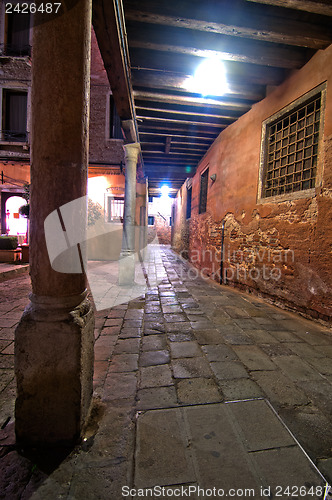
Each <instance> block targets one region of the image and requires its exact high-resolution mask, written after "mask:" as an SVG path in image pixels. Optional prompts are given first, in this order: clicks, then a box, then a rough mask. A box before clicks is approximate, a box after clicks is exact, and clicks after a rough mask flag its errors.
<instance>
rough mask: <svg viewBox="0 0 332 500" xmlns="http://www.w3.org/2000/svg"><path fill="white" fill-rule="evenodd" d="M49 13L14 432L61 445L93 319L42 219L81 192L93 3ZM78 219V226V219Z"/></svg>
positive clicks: (84, 407)
mask: <svg viewBox="0 0 332 500" xmlns="http://www.w3.org/2000/svg"><path fill="white" fill-rule="evenodd" d="M48 16H49V17H47V14H44V15H43V14H36V16H35V28H34V38H33V65H32V122H31V124H32V127H31V128H32V144H31V149H32V163H31V198H30V204H31V212H30V213H31V226H30V274H31V282H32V294H31V296H30V300H31V301H30V304H29V305H28V306H27V308H26V310H25V312H24V314H23V316H22V318H21V321H20V323H19V325H18V327H17V329H16V334H15V373H16V379H17V399H16V407H15V417H16V423H15V425H16V438H17V442H18V443H19V444H20V445H21V446H28V447H29V446H34V447H40V446H52V445H54V446H61V445H66V446H67V445H72V444H73V443H75V442H76V441H77V440H78V439H79V437H80V433H81V430H82V426H83V424H84V422H85V419H86V416H87V413H88V411H89V407H90V403H91V398H92V379H93V342H94V337H93V329H94V319H93V311H92V309H91V306H90V303H89V301H88V300H87V291H86V279H85V274H84V273H82V272H81V273H78V274H72V273H73V272H75V271H71V269H72V268H70V270H69V271H68V274H66V273H60V272H56V271H55V270H54V269H53V268H52V266H51V264H50V260H49V255H48V251H47V247H46V240H45V233H44V221H45V219H46V217H47V216H48V215H49V214H50V213H52V212H54V211H58V210H59V208H60V207H61V206H62V205H64V204H66V203H68V202H70V201H73V200H76V199H79V198H81V197H83V196H84V195H85V194H86V187H87V167H88V126H89V79H90V34H91V0H75V1H72V2H71V6H70V7H68V6H67V8H66V11H65V12H64V13H59V15H56V16H54V17H53V18H52V19H51V18H50V14H48ZM58 214H60V212H59V211H58ZM85 215H86V214H85ZM75 217H76V222H77V214H75V213H73V221H72V224H68V223H67V225H66V227H65V226H64V223H63V220H61V217H60V218H59V225H58V227H56V228H55V229H54V231H55V232H59V238H60V237H62V238H63V237H64V235H66V233H67V235H66V239H67V241H68V234H69V232H70V231H71V230H72V228H73V227H74V225H75ZM67 222H68V221H67ZM82 225H83V228H85V226H86V221H84V219H83V224H82ZM82 234H84V231H83V232H82ZM54 237H56V235H55V234H54ZM73 249H74V250H75V251H73V252H70V251H69V253H71V255H72V256H73V255H74V259H75V258H76V259H80V263H81V264H82V267H83V266H84V256H83V257H82V252H80V249H79V248H74V247H72V248H71V250H73ZM75 255H76V257H75ZM69 273H70V274H69Z"/></svg>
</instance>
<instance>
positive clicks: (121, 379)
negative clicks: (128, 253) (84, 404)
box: [0, 247, 332, 500]
mask: <svg viewBox="0 0 332 500" xmlns="http://www.w3.org/2000/svg"><path fill="white" fill-rule="evenodd" d="M161 248H162V249H161V253H160V254H158V256H157V257H156V259H155V260H154V262H151V263H150V266H151V267H153V269H154V271H155V273H156V276H157V277H158V280H159V281H160V284H159V285H158V286H154V287H152V288H150V289H149V290H148V292H147V293H146V295H145V297H144V298H142V297H140V298H136V299H133V300H131V301H130V302H129V303H126V304H121V305H117V306H116V307H113V308H112V309H105V310H103V311H98V312H96V329H95V338H96V343H95V374H94V408H93V412H92V419H91V423H90V426H89V428H88V429H87V432H86V437H85V441H84V442H83V445H82V446H80V447H78V448H77V449H75V450H74V451H73V452H72V453H71V454H70V455H69V456H68V457H67V459H66V460H64V461H63V462H62V463H61V464H60V466H59V467H58V468H57V469H56V470H55V471H54V472H53V473H52V474H51V475H50V476H49V477H48V475H46V474H45V473H44V472H42V470H41V469H42V466H39V467H37V466H36V465H34V464H32V463H31V462H30V461H29V460H28V459H26V458H24V457H22V456H21V455H19V454H18V453H17V450H16V449H15V447H14V442H13V410H14V398H15V382H14V371H13V363H14V360H13V340H14V330H15V325H16V324H17V322H18V320H19V318H20V316H21V314H22V311H23V308H24V306H25V305H26V303H27V300H28V293H29V289H30V286H29V279H28V276H22V277H18V278H15V279H12V280H8V281H5V282H3V283H2V284H1V290H2V296H3V299H2V302H1V304H0V314H1V316H0V351H1V354H0V366H1V369H0V377H1V378H0V384H1V385H0V390H1V393H0V426H2V431H1V437H0V446H1V448H0V449H1V452H0V457H1V456H2V459H1V462H2V464H1V466H0V473H1V475H2V492H1V488H0V498H6V499H14V498H15V499H16V498H17V499H19V498H23V499H27V498H30V497H31V495H32V494H33V492H34V494H33V498H34V499H40V500H45V499H53V498H66V499H78V498H82V499H87V500H92V499H93V500H94V499H105V500H106V499H107V500H108V499H110V500H113V499H114V500H118V499H120V498H122V496H121V487H122V486H124V485H129V486H130V485H133V478H134V468H135V460H134V457H135V439H136V437H135V433H136V422H137V418H138V415H140V414H142V412H145V411H147V410H151V409H161V408H174V407H182V406H188V405H208V404H212V403H220V402H223V401H237V400H245V399H253V398H266V399H267V400H268V401H269V402H270V403H271V405H272V406H273V408H274V409H275V410H276V411H277V413H278V414H279V416H280V417H281V418H282V420H283V421H284V422H285V423H286V425H287V426H288V427H289V429H290V430H291V432H292V433H293V435H294V436H295V438H296V439H297V440H298V441H299V442H300V444H301V445H302V447H303V448H304V450H305V451H306V453H307V454H308V455H309V456H310V457H311V458H312V460H313V461H314V463H315V464H316V465H317V466H318V467H319V469H320V470H321V472H322V473H323V474H324V475H325V477H327V479H329V480H330V481H331V480H332V417H331V416H332V363H331V358H332V334H331V330H330V329H328V328H326V327H323V326H321V325H319V324H317V323H315V322H311V321H308V320H306V319H303V318H301V317H299V316H298V315H296V314H293V313H289V312H286V311H283V310H281V309H278V308H276V307H274V306H271V305H269V304H267V303H266V302H264V301H263V300H260V299H258V298H256V297H253V296H251V295H248V294H244V293H241V292H238V291H236V290H233V289H230V288H229V287H225V286H220V285H218V284H216V283H214V282H212V281H210V280H206V279H203V278H202V277H199V276H197V273H196V272H195V270H194V269H193V268H191V267H190V266H189V265H188V264H187V263H184V262H183V261H182V260H181V259H180V258H179V257H178V256H177V255H176V254H175V253H174V252H172V251H171V250H170V249H169V248H168V247H161ZM248 418H251V419H253V418H254V416H251V417H250V416H248ZM175 458H176V457H175ZM0 482H1V480H0ZM0 486H1V485H0ZM1 495H2V496H1ZM3 495H4V496H3Z"/></svg>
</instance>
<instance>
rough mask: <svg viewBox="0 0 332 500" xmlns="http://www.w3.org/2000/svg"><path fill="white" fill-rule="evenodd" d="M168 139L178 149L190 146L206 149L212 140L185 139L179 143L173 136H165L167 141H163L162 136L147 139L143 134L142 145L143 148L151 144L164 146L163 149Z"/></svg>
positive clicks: (151, 136)
mask: <svg viewBox="0 0 332 500" xmlns="http://www.w3.org/2000/svg"><path fill="white" fill-rule="evenodd" d="M167 137H171V139H172V147H173V146H176V147H179V146H180V147H181V146H189V147H195V148H206V147H208V145H209V144H210V143H211V139H209V140H208V141H207V142H198V141H190V140H184V139H182V140H180V141H179V140H177V137H176V136H175V137H174V136H173V135H171V134H169V135H167V134H165V140H163V138H162V137H160V136H159V137H155V136H153V135H150V136H149V137H146V136H145V135H144V134H143V137H142V138H141V140H140V143H141V145H142V146H144V145H146V144H149V145H151V146H163V147H165V145H166V139H167Z"/></svg>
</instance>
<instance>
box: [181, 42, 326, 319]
mask: <svg viewBox="0 0 332 500" xmlns="http://www.w3.org/2000/svg"><path fill="white" fill-rule="evenodd" d="M331 61H332V46H331V47H329V49H326V50H325V51H321V52H319V53H317V54H316V55H315V56H314V57H313V58H312V59H311V61H309V63H308V64H307V65H306V66H304V68H302V69H301V70H300V71H298V72H297V73H294V75H293V76H292V77H291V78H290V79H289V80H287V81H286V82H285V83H284V84H282V85H281V86H280V87H279V88H277V89H276V90H275V91H274V92H272V93H271V94H270V95H269V96H268V97H267V98H265V99H264V100H263V101H261V102H260V103H258V104H256V105H255V106H254V107H253V108H252V109H251V110H250V111H249V112H248V113H247V114H246V115H244V116H242V117H241V118H240V119H239V120H238V121H237V122H236V123H234V124H233V125H231V126H230V127H228V128H227V129H225V130H224V131H223V132H222V133H221V134H220V136H219V137H218V138H217V139H216V141H215V143H214V145H213V146H212V147H211V148H210V150H209V152H208V153H207V155H206V156H205V158H203V160H202V161H201V163H200V164H199V166H198V169H197V173H196V175H195V177H194V178H193V188H192V189H193V192H192V212H191V214H192V216H191V219H190V221H189V244H188V243H187V241H188V240H187V239H186V238H185V237H183V235H185V234H186V233H187V231H188V221H186V219H185V210H186V201H185V198H186V186H185V185H183V186H182V188H181V190H180V192H179V193H178V196H177V199H176V217H175V231H174V234H173V240H172V244H173V247H174V249H176V250H177V251H178V252H180V253H181V254H182V255H183V256H186V253H187V252H189V259H190V261H191V262H192V263H193V264H194V265H195V266H196V267H198V268H199V269H201V270H202V272H204V273H205V274H207V275H209V276H212V277H213V278H214V279H215V280H216V281H219V280H220V261H221V234H222V222H223V221H224V224H225V231H224V269H223V279H224V282H225V281H226V282H227V283H228V284H229V285H231V286H236V287H239V288H243V289H246V290H247V291H253V292H255V293H258V294H260V295H263V296H265V297H267V298H269V299H270V300H272V301H274V302H276V303H278V304H281V305H284V306H286V307H290V308H293V309H297V310H298V311H300V312H301V313H303V314H305V315H310V316H312V317H314V318H318V319H323V320H328V319H330V318H331V310H332V302H331V275H332V265H331V213H332V202H331V197H332V118H331V117H332V94H331V92H330V91H329V82H331V83H332V70H331V67H332V65H331ZM326 80H327V82H328V84H327V96H326V109H325V123H324V134H323V138H322V145H321V150H320V158H319V165H320V169H321V175H320V176H318V181H317V184H316V188H315V190H314V193H313V194H312V196H310V197H309V196H308V197H304V198H300V199H296V198H295V197H292V196H290V198H289V199H288V200H285V201H279V202H277V201H269V202H264V203H257V193H258V178H259V167H260V147H261V126H262V122H263V120H265V119H266V118H267V117H269V116H271V115H273V114H274V113H276V112H277V111H279V110H280V109H282V108H283V107H285V106H287V105H288V104H290V103H291V102H293V101H294V100H296V99H297V98H298V97H300V96H302V95H304V94H305V93H306V92H308V91H310V90H311V89H312V88H315V87H316V86H317V85H319V84H320V83H322V82H324V81H326ZM207 165H209V173H210V175H212V174H213V173H216V174H217V178H216V181H215V182H212V181H211V179H209V185H208V201H207V211H206V213H204V214H198V202H199V184H200V173H201V172H202V171H203V170H204V169H205V167H206V166H207ZM320 179H321V180H320Z"/></svg>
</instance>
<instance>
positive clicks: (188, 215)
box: [186, 187, 192, 219]
mask: <svg viewBox="0 0 332 500" xmlns="http://www.w3.org/2000/svg"><path fill="white" fill-rule="evenodd" d="M191 199H192V187H190V188H187V206H186V219H190V217H191Z"/></svg>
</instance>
